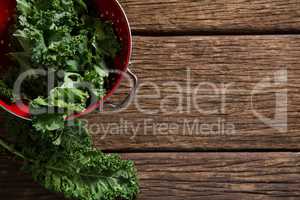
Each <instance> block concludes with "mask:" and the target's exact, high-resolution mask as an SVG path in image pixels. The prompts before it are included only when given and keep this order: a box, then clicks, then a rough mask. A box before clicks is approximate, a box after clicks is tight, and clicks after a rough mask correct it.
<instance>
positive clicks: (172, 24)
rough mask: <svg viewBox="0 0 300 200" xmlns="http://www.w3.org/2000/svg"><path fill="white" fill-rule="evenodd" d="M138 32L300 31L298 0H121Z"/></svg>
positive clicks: (133, 26)
mask: <svg viewBox="0 0 300 200" xmlns="http://www.w3.org/2000/svg"><path fill="white" fill-rule="evenodd" d="M120 2H121V3H122V5H123V6H124V8H125V10H126V12H127V14H128V17H129V20H130V22H131V25H132V28H133V30H134V31H135V32H138V33H148V34H149V33H151V32H154V33H157V32H179V33H187V32H189V33H193V32H195V33H201V32H202V33H273V32H285V33H287V32H299V30H300V11H299V10H300V2H299V1H298V0H285V1H281V0H252V1H249V0H234V1H227V0H218V1H210V0H197V1H195V0H120Z"/></svg>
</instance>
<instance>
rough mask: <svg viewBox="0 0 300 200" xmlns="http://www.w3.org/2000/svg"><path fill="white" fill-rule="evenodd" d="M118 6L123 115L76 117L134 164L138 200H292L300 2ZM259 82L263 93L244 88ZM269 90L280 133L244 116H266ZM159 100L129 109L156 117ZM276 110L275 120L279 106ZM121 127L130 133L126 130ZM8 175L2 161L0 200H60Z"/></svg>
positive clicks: (129, 1)
mask: <svg viewBox="0 0 300 200" xmlns="http://www.w3.org/2000/svg"><path fill="white" fill-rule="evenodd" d="M120 2H121V4H122V5H123V6H124V8H125V11H126V12H127V14H128V17H129V20H130V22H131V25H132V30H133V33H134V49H133V50H134V51H133V58H132V62H133V65H132V66H131V68H132V70H133V71H134V72H135V73H136V74H137V76H138V77H139V80H140V84H141V85H140V88H139V91H138V93H137V98H136V100H135V101H134V102H133V103H132V104H131V105H130V106H129V107H128V108H127V109H126V110H124V111H122V112H120V113H118V114H116V113H112V114H109V113H108V114H107V113H106V114H104V113H102V114H99V113H98V114H96V113H93V114H90V115H88V116H87V117H86V119H87V120H88V121H89V122H90V127H89V128H90V129H91V130H92V131H93V132H94V135H93V137H94V141H95V145H96V146H97V147H98V148H101V149H103V150H106V151H108V152H110V151H114V152H122V156H123V157H124V158H126V159H132V160H134V161H135V163H136V165H137V168H138V170H139V177H140V180H141V194H140V197H139V200H156V199H174V200H196V199H197V200H198V199H203V200H204V199H205V200H210V199H211V200H218V199H220V200H240V199H241V200H253V199H254V200H274V199H275V200H277V199H278V200H282V199H287V200H297V199H300V191H299V188H300V187H299V186H300V181H299V180H300V175H299V174H300V166H299V165H300V157H299V155H300V154H299V153H298V152H299V151H300V139H299V138H300V123H299V122H300V120H299V118H300V116H299V115H300V114H299V113H300V101H299V99H300V87H299V83H300V68H299V66H300V65H299V64H300V61H299V57H300V35H299V34H300V2H299V1H298V0H286V1H284V0H264V1H263V0H253V1H249V0H233V1H227V0H218V1H211V0H120ZM285 73H286V74H287V79H286V80H285ZM188 77H190V81H188V80H189V78H188ZM275 77H277V78H275ZM262 80H263V81H265V82H261V81H262ZM276 80H277V81H278V80H279V84H275V83H274V81H276ZM149 82H152V83H154V84H155V85H157V86H158V88H154V86H153V85H149ZM170 82H173V84H170ZM204 82H209V83H212V84H214V85H215V86H216V91H215V92H212V88H211V87H209V86H207V85H202V87H201V90H199V91H198V92H197V93H196V94H194V93H193V92H195V89H196V88H197V86H198V84H199V83H204ZM269 82H270V83H271V87H267V88H264V89H254V88H255V86H257V85H267V84H268V83H269ZM175 83H176V84H175ZM231 84H232V85H231ZM125 85H126V84H125ZM224 85H225V86H227V85H230V86H229V87H228V89H227V90H226V99H225V102H226V103H225V106H224V107H223V109H222V100H224V99H222V95H221V94H222V93H220V92H221V90H220V88H222V86H224ZM178 87H180V88H183V90H182V92H179V91H178ZM124 88H125V87H124ZM157 92H160V94H158V93H157ZM278 92H280V94H285V92H286V93H287V99H286V100H287V102H288V107H287V124H288V127H287V130H286V131H282V130H283V129H284V125H285V123H284V121H281V120H280V121H276V122H273V123H271V124H270V123H268V124H266V123H264V122H262V120H260V119H258V118H257V116H256V115H255V114H254V113H253V110H256V111H257V112H258V113H260V114H261V115H263V116H264V117H267V118H274V117H275V114H276V110H275V108H276V98H277V97H278V96H276V95H278ZM121 93H122V94H123V93H124V92H123V90H121V91H120V94H121ZM153 94H155V95H153ZM123 95H124V94H123ZM147 95H148V96H147ZM149 95H150V96H151V97H150V96H149ZM166 97H168V98H167V99H166ZM179 97H183V101H182V106H183V109H182V110H179V111H178V110H177V109H178V108H179V107H178V104H179V103H180V102H181V101H180V99H179ZM192 97H197V98H198V99H197V101H196V102H197V105H198V106H199V107H200V108H202V109H204V110H214V111H215V112H214V113H208V114H207V113H206V114H204V113H203V112H198V111H197V110H196V109H195V107H193V106H191V107H190V108H189V107H188V106H187V102H188V101H189V100H190V101H191V99H192ZM119 99H121V98H119ZM119 99H118V98H116V99H115V100H119ZM162 99H166V100H165V101H163V102H162ZM281 101H283V102H284V99H281ZM161 104H162V105H163V106H162V108H164V110H162V109H160V110H159V111H158V112H157V113H154V114H149V113H148V114H147V113H145V112H141V111H140V110H138V107H137V105H139V106H140V108H141V109H144V110H147V111H156V110H157V109H159V108H160V106H161ZM277 113H279V116H283V115H284V113H285V110H284V106H283V107H281V106H279V107H278V111H277ZM122 120H123V121H122ZM124 120H125V121H127V122H129V123H131V124H130V125H132V126H133V129H130V128H129V129H128V128H125V127H124ZM145 120H146V121H147V123H148V124H150V125H153V124H157V125H160V124H163V123H166V124H175V125H177V126H175V127H171V128H169V129H168V130H166V129H165V128H164V127H162V128H161V127H160V130H158V129H155V130H150V129H147V130H146V131H144V130H142V129H143V128H144V127H145V125H143V123H144V122H145ZM184 120H187V125H189V126H192V125H193V121H194V120H198V121H197V123H199V124H202V123H205V124H208V125H214V124H216V123H219V120H220V121H222V123H225V124H233V125H234V128H235V129H234V130H235V132H234V133H233V134H228V133H227V132H226V130H227V129H226V128H225V133H221V134H220V132H217V133H216V134H207V133H206V132H205V131H202V132H201V131H199V130H192V131H191V132H189V133H186V132H185V131H184V130H185V129H184V128H185V126H186V125H185V124H184ZM99 127H100V131H98V132H97V131H95V128H96V130H97V129H98V130H99ZM101 128H102V130H101ZM107 128H108V129H107ZM110 128H111V129H110ZM103 129H104V130H105V129H106V130H110V131H111V132H110V133H105V132H104V131H103ZM18 168H19V167H18V165H16V163H15V162H13V161H9V160H7V159H6V157H5V156H1V157H0V199H5V200H6V199H7V200H17V199H18V200H31V199H37V200H58V199H61V200H62V199H63V198H62V197H61V196H60V195H57V194H53V193H50V192H48V191H45V190H44V189H43V188H41V187H40V186H39V185H37V184H36V183H34V182H33V181H32V179H31V178H30V177H29V176H28V175H25V174H23V173H21V172H19V169H18Z"/></svg>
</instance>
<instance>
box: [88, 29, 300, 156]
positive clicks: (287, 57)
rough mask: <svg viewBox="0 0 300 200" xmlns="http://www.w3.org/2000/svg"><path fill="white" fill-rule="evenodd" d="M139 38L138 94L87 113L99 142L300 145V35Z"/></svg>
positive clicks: (190, 146) (125, 145)
mask: <svg viewBox="0 0 300 200" xmlns="http://www.w3.org/2000/svg"><path fill="white" fill-rule="evenodd" d="M134 44H135V48H134V53H133V59H132V62H133V65H132V66H131V68H132V70H133V71H134V72H135V73H136V74H137V76H138V77H139V80H140V87H139V91H138V93H137V97H136V98H135V100H134V102H132V104H131V105H130V107H128V108H127V109H125V110H123V111H122V112H118V113H117V114H116V113H100V114H97V113H94V114H91V115H89V116H87V117H86V118H87V119H88V121H89V122H90V123H89V125H90V126H89V128H90V130H91V132H92V133H93V135H94V139H95V144H96V146H98V147H100V148H101V149H108V150H129V149H137V150H138V149H150V150H162V149H164V150H168V149H171V150H172V149H177V150H178V149H180V150H199V149H205V150H206V149H299V147H300V137H299V136H300V123H299V113H300V112H299V111H300V101H299V97H300V95H299V94H300V93H299V91H300V87H299V85H300V70H299V65H300V61H299V56H300V36H284V35H283V36H235V37H231V36H215V37H213V36H212V37H197V36H192V37H135V38H134ZM285 75H286V76H285ZM268 85H269V86H268ZM258 86H260V87H262V88H258ZM197 88H198V89H197ZM222 88H223V89H222ZM224 88H227V90H224ZM120 94H121V92H120ZM223 94H224V95H223ZM115 96H118V94H117V95H115ZM194 98H195V101H193V99H194ZM276 102H277V103H276ZM200 109H201V110H200ZM285 109H286V110H285ZM203 110H204V111H203ZM206 111H210V113H207V112H206ZM151 112H152V113H151ZM276 114H277V115H276ZM285 114H286V120H287V122H285V119H284V116H285ZM260 115H261V116H260ZM275 117H276V118H275ZM264 118H269V119H270V120H271V121H270V120H269V121H268V120H266V119H264ZM285 125H287V127H286V130H285ZM193 128H194V129H193Z"/></svg>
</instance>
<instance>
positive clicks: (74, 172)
mask: <svg viewBox="0 0 300 200" xmlns="http://www.w3.org/2000/svg"><path fill="white" fill-rule="evenodd" d="M6 120H7V121H8V122H9V123H5V125H6V129H7V130H8V131H9V132H10V137H9V138H8V140H9V141H10V143H12V144H14V145H13V146H9V145H7V143H6V142H5V141H4V140H1V139H0V145H1V146H2V147H5V148H6V149H7V150H9V151H10V152H12V153H14V154H15V155H16V156H17V157H20V158H22V159H23V160H24V167H23V169H24V170H25V171H26V172H28V173H30V174H32V176H33V178H34V179H35V180H36V181H37V182H39V183H40V184H41V185H43V186H44V187H45V188H47V189H49V190H51V191H54V192H62V193H64V194H65V196H66V197H69V198H78V199H82V200H115V199H119V198H121V199H126V200H131V199H134V198H135V197H136V195H137V193H138V184H137V177H136V171H135V168H134V165H133V163H132V162H131V161H125V160H121V159H120V157H119V156H117V155H105V154H103V153H102V152H100V151H97V150H95V149H94V148H93V147H92V142H91V137H90V135H89V134H88V132H87V130H86V129H85V128H84V124H82V122H79V121H75V122H74V123H75V124H74V125H73V126H65V127H64V128H63V129H61V130H56V131H54V132H53V131H52V133H57V135H58V136H59V137H58V138H59V139H56V140H59V143H56V144H54V143H53V141H52V140H51V139H45V138H44V137H43V136H42V135H41V134H40V132H38V131H36V130H35V129H33V128H32V127H31V125H30V123H24V122H23V121H19V120H17V119H12V118H11V117H10V116H7V117H6ZM61 132H63V134H60V133H61Z"/></svg>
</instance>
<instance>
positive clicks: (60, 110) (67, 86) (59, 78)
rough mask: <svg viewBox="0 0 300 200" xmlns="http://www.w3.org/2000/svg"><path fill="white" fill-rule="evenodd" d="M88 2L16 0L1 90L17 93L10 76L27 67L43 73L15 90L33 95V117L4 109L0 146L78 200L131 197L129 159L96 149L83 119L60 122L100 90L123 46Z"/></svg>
mask: <svg viewBox="0 0 300 200" xmlns="http://www.w3.org/2000/svg"><path fill="white" fill-rule="evenodd" d="M89 6H90V2H87V0H50V1H49V0H17V24H16V26H15V27H14V34H13V36H14V37H13V41H12V43H13V44H16V45H15V46H14V48H13V49H16V51H14V52H11V53H9V56H10V57H11V58H12V59H13V60H14V61H15V63H16V66H14V67H13V69H11V70H10V73H8V75H7V76H8V77H6V78H5V79H3V80H0V97H1V98H3V97H4V98H7V99H9V100H12V101H14V100H16V98H17V96H14V95H13V92H12V88H13V84H14V82H15V81H16V79H17V78H18V75H19V74H21V73H23V72H26V71H27V70H32V69H39V70H41V69H43V70H44V71H46V72H47V73H46V74H47V76H41V75H39V74H38V73H33V74H31V75H30V76H28V77H27V78H26V79H25V80H24V81H23V83H22V88H21V89H22V94H17V95H19V96H18V98H23V99H26V100H28V101H29V102H30V112H31V115H32V119H33V120H32V122H24V121H22V120H20V119H15V118H13V117H12V116H10V115H7V116H5V120H6V122H5V123H3V126H5V129H6V132H8V133H9V134H8V138H6V139H5V140H3V139H0V147H2V149H3V148H4V149H6V150H7V151H10V152H11V153H13V154H14V155H15V156H17V157H18V158H20V159H22V160H24V167H23V169H24V170H25V171H26V172H28V173H30V174H31V175H32V176H33V178H34V179H35V180H36V181H37V182H39V183H40V184H41V185H43V186H44V187H45V188H47V189H49V190H51V191H54V192H62V193H64V195H65V196H66V197H70V198H77V199H81V200H117V199H124V200H132V199H134V198H135V197H136V195H137V193H138V190H139V189H138V181H137V175H136V170H135V167H134V164H133V162H131V161H126V160H121V159H120V157H119V156H117V155H105V154H103V153H102V152H101V151H98V150H96V149H94V148H93V146H92V139H91V136H90V134H89V133H88V131H87V130H86V128H85V124H83V122H81V121H79V120H75V121H72V123H73V125H69V123H71V122H69V123H68V124H67V123H66V122H65V118H66V117H67V116H68V115H70V114H73V113H74V112H81V111H83V110H84V109H85V108H86V106H87V103H90V102H93V100H95V99H96V100H100V99H101V98H102V97H103V96H104V95H105V92H106V88H105V82H106V81H107V79H108V77H109V69H111V68H112V66H111V63H113V61H114V59H115V57H116V56H117V54H118V52H119V51H120V48H121V46H120V43H119V41H118V39H117V37H116V35H115V33H114V30H113V28H112V25H111V24H110V23H107V22H103V21H100V20H99V19H97V18H96V14H95V12H94V10H93V9H91V7H89ZM51 74H52V75H53V77H54V79H55V80H54V81H53V83H52V85H51V87H49V83H48V77H49V76H50V75H51ZM9 144H10V145H9Z"/></svg>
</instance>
